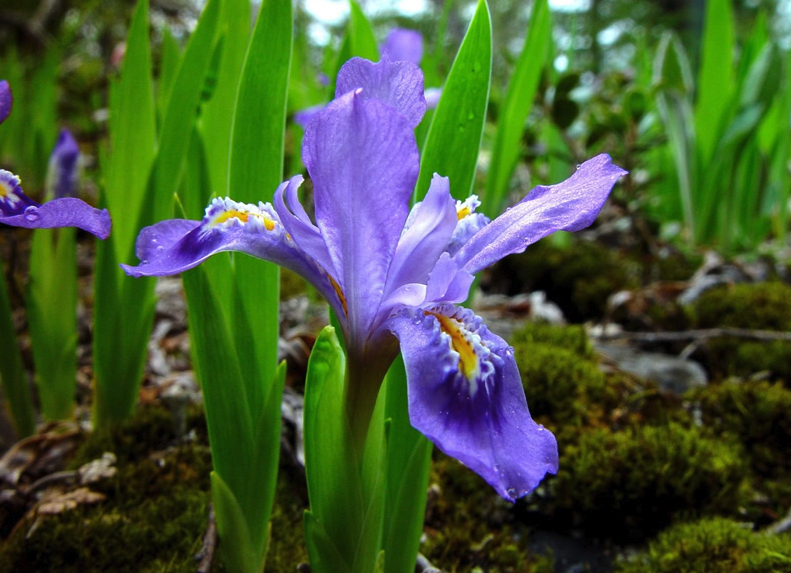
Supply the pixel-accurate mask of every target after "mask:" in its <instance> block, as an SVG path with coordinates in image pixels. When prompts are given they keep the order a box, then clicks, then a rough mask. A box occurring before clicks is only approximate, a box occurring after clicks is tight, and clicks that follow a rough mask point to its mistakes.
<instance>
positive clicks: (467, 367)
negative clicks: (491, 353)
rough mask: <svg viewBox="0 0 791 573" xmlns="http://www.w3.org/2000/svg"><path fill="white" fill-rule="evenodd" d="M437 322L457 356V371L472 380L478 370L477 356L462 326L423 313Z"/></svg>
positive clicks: (443, 316) (445, 318)
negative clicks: (448, 337)
mask: <svg viewBox="0 0 791 573" xmlns="http://www.w3.org/2000/svg"><path fill="white" fill-rule="evenodd" d="M424 312H425V313H426V314H430V315H431V316H433V317H434V318H436V319H437V320H438V321H439V326H440V328H441V329H442V332H444V333H445V334H447V335H448V336H450V345H451V347H452V348H453V350H455V351H456V352H457V353H458V355H459V370H461V371H462V372H463V373H464V375H465V376H466V377H467V379H468V380H469V379H472V378H473V377H474V376H475V373H476V372H477V370H478V356H477V355H476V354H475V350H474V349H473V347H472V344H470V341H469V340H467V337H466V336H465V335H464V332H463V330H462V329H463V326H462V324H461V323H460V322H459V321H458V320H456V319H453V318H450V317H447V316H445V315H442V314H438V313H435V312H430V311H424Z"/></svg>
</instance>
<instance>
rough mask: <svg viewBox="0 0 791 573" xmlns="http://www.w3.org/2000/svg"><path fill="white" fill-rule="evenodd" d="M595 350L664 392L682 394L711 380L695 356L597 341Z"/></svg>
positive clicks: (625, 370)
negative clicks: (695, 359) (645, 350)
mask: <svg viewBox="0 0 791 573" xmlns="http://www.w3.org/2000/svg"><path fill="white" fill-rule="evenodd" d="M596 350H597V351H598V352H600V353H601V354H603V355H604V356H605V357H607V358H609V359H610V360H612V361H613V362H615V364H616V365H617V366H618V368H620V369H621V370H623V371H624V372H628V373H629V374H634V375H635V376H639V377H640V378H644V379H646V380H651V381H653V382H655V383H656V384H657V385H658V386H659V388H660V389H661V390H663V391H665V392H672V393H674V394H679V395H680V394H683V393H684V392H686V391H687V390H690V389H692V388H698V387H700V386H705V385H706V384H707V383H708V376H707V375H706V371H705V370H704V369H703V367H702V366H701V365H700V364H698V363H697V362H694V361H692V360H687V359H684V358H678V357H675V356H670V355H668V354H660V353H658V352H643V351H641V350H637V349H635V348H633V347H629V346H621V345H616V344H596Z"/></svg>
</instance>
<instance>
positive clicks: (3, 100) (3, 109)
mask: <svg viewBox="0 0 791 573" xmlns="http://www.w3.org/2000/svg"><path fill="white" fill-rule="evenodd" d="M13 105H14V98H13V97H12V95H11V86H9V85H8V81H6V80H0V123H3V122H4V121H5V119H6V118H7V117H8V115H9V114H10V113H11V107H12V106H13Z"/></svg>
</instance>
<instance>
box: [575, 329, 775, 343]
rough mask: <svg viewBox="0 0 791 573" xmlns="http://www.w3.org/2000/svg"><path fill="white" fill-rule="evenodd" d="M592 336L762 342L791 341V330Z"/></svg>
mask: <svg viewBox="0 0 791 573" xmlns="http://www.w3.org/2000/svg"><path fill="white" fill-rule="evenodd" d="M590 336H591V338H594V339H596V340H634V341H636V342H679V341H684V340H705V339H708V338H721V337H732V338H745V339H748V340H760V341H762V342H772V341H775V340H782V341H788V342H791V332H785V331H776V330H751V329H749V328H730V327H721V328H700V329H696V330H682V331H678V332H602V333H600V334H595V333H594V334H591V335H590Z"/></svg>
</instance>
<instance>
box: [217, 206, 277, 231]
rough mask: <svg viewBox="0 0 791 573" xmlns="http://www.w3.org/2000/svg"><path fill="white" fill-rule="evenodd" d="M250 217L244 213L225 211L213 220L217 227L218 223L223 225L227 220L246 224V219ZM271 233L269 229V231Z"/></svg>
mask: <svg viewBox="0 0 791 573" xmlns="http://www.w3.org/2000/svg"><path fill="white" fill-rule="evenodd" d="M249 217H250V214H249V213H245V212H244V211H236V210H231V211H225V212H224V213H222V214H221V215H220V216H219V217H217V219H215V221H214V224H215V225H219V224H220V223H225V221H227V220H228V219H239V220H240V221H241V222H242V223H247V219H248V218H249ZM270 231H271V229H270Z"/></svg>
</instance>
